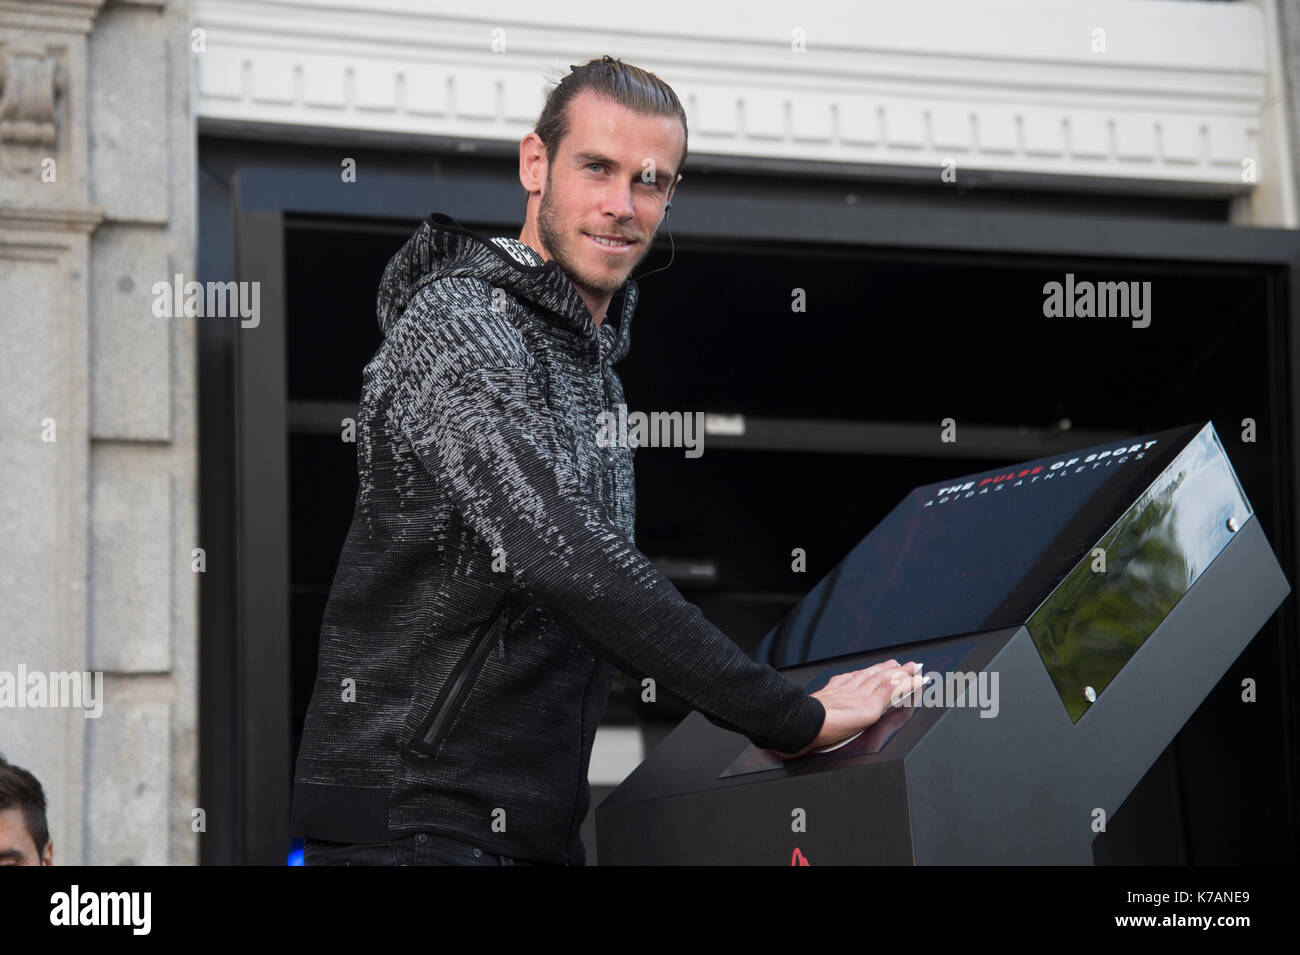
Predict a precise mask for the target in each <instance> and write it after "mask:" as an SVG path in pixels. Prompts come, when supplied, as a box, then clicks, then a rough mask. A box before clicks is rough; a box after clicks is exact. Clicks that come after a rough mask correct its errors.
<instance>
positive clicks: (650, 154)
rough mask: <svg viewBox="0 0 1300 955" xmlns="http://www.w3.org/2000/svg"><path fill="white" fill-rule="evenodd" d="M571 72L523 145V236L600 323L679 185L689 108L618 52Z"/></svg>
mask: <svg viewBox="0 0 1300 955" xmlns="http://www.w3.org/2000/svg"><path fill="white" fill-rule="evenodd" d="M571 69H572V72H570V73H569V74H568V75H567V76H565V77H564V78H563V79H562V80H560V82H559V84H558V85H557V86H556V87H555V88H554V89H552V90H551V92H550V93H549V95H548V96H547V98H546V104H545V106H544V108H543V109H542V114H541V116H540V118H539V119H538V121H537V126H536V128H535V129H534V130H533V132H531V133H529V134H528V135H527V136H525V137H524V138H523V140H522V141H521V142H520V144H519V180H520V182H521V183H522V184H523V186H524V189H526V190H527V191H528V205H527V210H526V215H525V221H524V230H523V233H522V234H521V235H520V239H521V240H522V241H524V242H526V243H527V244H528V245H530V246H532V247H533V248H535V249H537V250H538V251H539V252H541V253H542V255H543V257H545V258H547V259H554V260H555V262H556V263H557V265H558V266H559V267H560V268H561V269H562V270H563V271H564V272H565V274H566V275H568V277H569V278H570V280H571V281H572V282H573V284H574V285H575V286H576V287H577V289H578V291H579V292H580V293H581V294H582V296H583V298H584V299H585V300H586V301H587V305H588V307H589V308H591V311H592V316H593V317H594V318H595V319H596V320H597V321H600V320H601V319H602V318H603V316H604V311H605V307H606V306H607V305H608V304H609V300H610V298H611V297H612V296H613V294H614V293H615V292H617V291H618V290H619V288H621V287H622V286H623V284H624V283H625V282H626V281H627V279H628V276H629V274H630V273H631V272H632V269H633V268H635V266H636V265H637V263H639V262H640V261H641V260H642V259H644V258H645V256H646V254H647V253H648V252H649V251H650V246H651V243H652V242H653V241H654V238H655V234H656V233H657V232H658V230H659V226H660V225H661V224H662V223H663V220H664V215H665V213H666V210H667V206H668V203H669V202H670V201H671V200H672V197H673V192H674V191H675V190H676V188H677V183H678V182H680V181H681V178H682V166H683V165H684V164H685V162H686V111H685V110H684V109H683V108H682V104H681V102H680V101H679V100H678V98H677V94H676V93H674V92H673V90H672V87H670V86H669V85H668V84H667V83H665V82H663V81H662V80H661V79H659V78H658V77H657V76H655V75H654V74H653V73H649V72H647V71H645V70H642V69H640V68H638V67H635V66H632V65H631V64H628V63H624V62H622V61H621V60H618V59H615V58H614V57H611V56H603V57H601V58H600V59H599V60H591V61H589V62H587V63H584V64H582V65H581V66H573V67H571ZM593 305H594V306H595V307H593Z"/></svg>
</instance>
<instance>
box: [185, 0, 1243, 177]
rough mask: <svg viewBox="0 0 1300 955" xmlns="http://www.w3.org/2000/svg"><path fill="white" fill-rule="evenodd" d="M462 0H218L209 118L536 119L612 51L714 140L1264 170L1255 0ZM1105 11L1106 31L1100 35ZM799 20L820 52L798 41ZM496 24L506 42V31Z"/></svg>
mask: <svg viewBox="0 0 1300 955" xmlns="http://www.w3.org/2000/svg"><path fill="white" fill-rule="evenodd" d="M458 7H459V5H457V4H454V3H450V2H446V0H372V2H360V0H353V2H351V3H344V2H341V0H314V2H307V0H195V2H194V6H193V11H192V17H193V26H195V27H201V28H202V29H203V30H204V32H205V37H204V39H205V43H206V51H205V52H202V53H194V54H192V59H193V62H194V68H195V98H196V103H197V112H198V116H199V121H200V128H203V126H204V125H205V124H208V123H212V124H213V125H223V126H226V127H227V128H228V127H230V126H232V125H240V124H250V123H251V124H267V125H268V126H275V127H280V128H282V129H283V128H284V127H290V128H291V127H294V126H300V127H303V128H304V129H307V128H313V129H321V128H338V129H341V130H359V131H372V132H375V133H382V134H386V135H394V134H396V135H399V136H410V137H417V138H418V137H424V136H427V137H430V138H431V139H432V138H434V137H437V138H447V137H450V138H464V139H466V140H501V141H510V142H517V141H518V140H519V139H520V137H522V136H523V135H524V134H525V133H526V132H528V130H529V129H530V128H531V127H532V124H533V123H534V122H535V120H536V118H537V114H538V112H539V111H540V109H541V105H542V100H543V96H544V93H545V88H546V84H547V82H548V81H549V82H553V81H554V80H555V79H558V77H559V76H560V75H562V74H563V73H564V72H567V70H568V66H569V64H571V63H576V62H579V61H581V60H583V59H587V58H589V57H592V56H599V55H600V54H601V53H605V52H608V53H611V54H614V55H617V56H621V57H623V58H624V59H625V60H627V61H629V62H633V63H636V64H638V65H640V66H644V67H645V68H647V69H650V70H653V71H654V72H656V73H658V74H659V75H661V76H663V77H664V78H665V79H667V80H668V81H669V82H670V83H672V84H673V87H674V89H676V90H677V92H678V95H679V96H681V97H682V99H683V102H684V104H685V106H686V111H687V120H688V123H689V127H690V152H691V154H692V155H693V156H696V155H718V156H732V157H763V158H770V159H787V160H788V159H795V160H811V161H816V162H832V163H845V164H847V165H850V166H853V167H859V168H860V167H864V166H865V167H876V168H895V169H898V170H912V171H914V172H915V173H916V174H917V175H922V176H925V175H933V176H934V177H935V178H938V176H939V172H940V169H941V167H942V166H943V165H944V163H945V162H946V161H947V160H949V159H951V160H954V161H955V162H956V165H957V169H958V177H959V178H960V175H961V171H962V170H980V171H985V172H991V173H997V174H998V178H999V179H1000V180H1001V181H1004V182H1014V181H1015V179H1016V177H1017V176H1024V177H1025V179H1026V181H1029V180H1031V179H1032V180H1036V181H1040V182H1041V177H1042V176H1043V175H1050V176H1059V177H1062V179H1063V180H1069V181H1070V182H1072V183H1075V184H1078V183H1080V182H1083V183H1092V184H1093V185H1095V186H1097V187H1101V186H1103V185H1105V184H1106V183H1107V182H1111V183H1114V182H1115V181H1123V182H1126V183H1128V184H1130V185H1131V184H1132V183H1133V182H1139V183H1140V182H1143V181H1145V182H1149V183H1151V184H1152V185H1153V186H1157V185H1160V186H1164V187H1167V186H1169V185H1170V184H1181V185H1182V186H1183V187H1184V191H1186V192H1187V193H1195V194H1202V195H1234V194H1241V193H1244V192H1248V191H1249V190H1250V189H1251V188H1252V187H1251V185H1250V184H1248V183H1247V182H1244V181H1243V174H1242V170H1243V160H1254V161H1255V162H1256V163H1257V165H1259V166H1263V165H1264V164H1262V163H1260V157H1259V155H1258V151H1259V141H1260V127H1261V122H1262V120H1261V116H1262V113H1263V109H1264V106H1265V100H1266V97H1267V90H1268V77H1267V67H1266V56H1265V50H1266V46H1265V36H1264V20H1263V18H1262V17H1261V15H1260V11H1259V10H1258V9H1256V8H1255V7H1253V6H1250V5H1247V4H1243V3H1235V4H1211V3H1197V2H1168V0H1159V2H1157V0H1112V2H1099V3H1095V4H1089V5H1087V6H1086V7H1083V8H1080V6H1079V5H1077V4H1071V3H1069V2H1068V0H909V2H907V3H889V4H880V3H874V4H873V3H861V2H849V0H830V2H824V3H819V4H818V5H817V6H816V8H815V9H813V10H808V11H805V10H801V9H797V10H796V11H795V12H793V13H792V12H791V11H790V9H789V8H788V6H787V5H785V4H782V3H777V2H775V0H750V2H745V3H734V4H729V3H722V4H714V3H711V4H709V5H707V6H706V5H704V4H684V3H680V2H676V3H674V2H671V0H665V2H661V3H658V4H652V5H650V6H648V7H647V6H644V5H640V4H629V5H623V6H617V5H605V4H600V5H596V4H582V3H561V4H551V5H545V6H539V5H537V4H535V3H532V2H529V3H519V2H514V3H511V2H505V0H478V2H476V3H475V5H474V7H473V15H472V16H469V15H466V14H464V13H462V12H459V9H458ZM676 8H680V9H681V11H682V15H681V16H674V15H673V14H674V12H675V9H676ZM649 11H653V13H654V14H655V21H656V22H654V23H653V24H652V25H651V24H650V21H649V18H648V17H647V12H649ZM1097 29H1100V30H1103V31H1104V32H1105V41H1106V49H1107V52H1105V53H1093V52H1091V46H1092V43H1093V39H1094V36H1095V34H1094V30H1097ZM795 30H803V31H804V36H806V51H804V52H795V51H794V49H793V48H792V46H793V45H792V37H793V36H794V32H793V31H795ZM494 31H502V32H499V33H494ZM494 36H495V37H496V38H497V39H498V42H500V41H501V40H504V51H502V52H493V48H492V47H493V41H494ZM1258 174H1259V176H1260V177H1261V178H1262V177H1263V176H1265V175H1267V174H1268V170H1267V169H1265V168H1259V171H1258Z"/></svg>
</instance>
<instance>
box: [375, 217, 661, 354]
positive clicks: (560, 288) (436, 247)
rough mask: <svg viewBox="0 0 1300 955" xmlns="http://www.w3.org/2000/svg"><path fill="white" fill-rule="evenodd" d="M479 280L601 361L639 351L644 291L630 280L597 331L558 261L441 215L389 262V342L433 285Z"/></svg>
mask: <svg viewBox="0 0 1300 955" xmlns="http://www.w3.org/2000/svg"><path fill="white" fill-rule="evenodd" d="M452 276H474V277H477V278H481V279H484V280H485V281H487V282H489V283H490V284H492V285H494V286H497V287H499V288H504V289H506V291H508V292H510V293H511V294H512V295H515V296H517V297H519V298H521V299H523V300H524V301H526V302H528V303H529V304H530V305H532V306H533V307H534V308H536V309H538V310H539V311H542V312H543V313H545V318H546V319H547V320H548V321H551V322H552V323H554V324H555V325H557V326H559V327H561V328H565V329H568V330H570V331H572V332H574V333H576V334H577V335H578V336H579V337H580V339H581V340H583V341H585V342H588V343H589V344H590V347H591V348H592V350H593V353H594V354H595V355H597V356H603V357H604V358H605V360H607V361H609V362H610V363H611V364H612V363H614V362H617V361H618V360H619V359H621V358H622V357H623V356H624V355H626V354H627V351H628V349H629V347H630V346H631V337H630V332H631V323H632V313H633V311H635V309H636V302H637V297H638V294H639V290H638V288H637V284H636V281H635V280H634V279H628V280H627V282H626V283H625V284H624V285H623V287H622V289H620V290H619V291H618V292H615V293H614V297H613V298H612V299H611V300H610V303H609V311H608V312H607V313H606V318H605V320H604V321H602V322H601V323H600V325H599V326H597V325H596V322H595V320H594V318H593V317H592V315H591V312H590V311H589V310H588V309H587V304H586V302H584V301H583V300H582V296H581V295H579V294H578V289H577V288H576V287H575V286H574V284H573V282H572V281H571V280H570V279H569V277H568V275H566V274H565V273H564V272H563V271H562V270H561V269H560V267H559V265H558V263H556V262H555V260H554V259H552V260H550V261H547V260H544V259H543V258H542V257H541V255H539V254H538V253H537V251H536V250H534V249H532V248H530V247H529V246H527V245H525V244H524V243H523V242H520V241H519V240H518V239H512V238H507V237H496V238H489V237H487V236H483V235H480V234H479V233H477V232H474V231H472V230H470V229H466V228H465V227H464V226H462V225H460V224H459V223H458V222H457V221H456V220H455V219H453V218H452V217H451V216H449V215H446V214H445V213H442V212H434V213H432V214H430V216H429V217H428V218H427V219H425V220H424V222H423V223H421V225H420V228H419V229H417V230H416V232H415V234H414V235H412V236H411V237H410V238H409V239H407V240H406V243H405V244H404V245H403V246H402V247H401V248H400V249H399V250H398V251H397V254H395V255H394V256H393V257H392V259H390V260H389V262H388V265H387V267H386V268H385V269H384V277H383V280H382V281H381V282H380V283H379V295H378V299H377V302H376V309H375V312H376V315H377V317H378V320H379V328H380V331H382V332H383V333H384V335H385V336H386V335H387V334H388V332H389V329H391V328H392V327H393V326H394V325H395V324H397V320H398V319H399V318H401V316H402V313H403V312H404V311H405V310H406V306H407V305H408V304H409V303H410V301H411V299H412V298H414V297H415V294H416V292H418V291H419V290H420V289H421V288H423V287H424V286H425V285H426V284H428V283H429V282H432V281H434V280H435V279H439V278H446V277H452Z"/></svg>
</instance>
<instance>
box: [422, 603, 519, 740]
mask: <svg viewBox="0 0 1300 955" xmlns="http://www.w3.org/2000/svg"><path fill="white" fill-rule="evenodd" d="M513 611H514V607H513V606H512V605H511V604H510V603H508V602H507V603H506V604H505V605H504V606H503V607H500V608H498V610H497V612H496V614H495V615H494V616H493V618H492V620H491V621H490V622H489V623H487V624H485V625H484V626H483V627H482V628H481V629H480V630H479V632H478V633H477V634H476V635H475V637H474V640H473V641H472V642H471V643H470V645H469V648H468V649H467V650H466V651H465V653H464V655H463V656H462V657H461V658H460V660H459V661H457V663H456V667H455V669H453V670H452V672H451V674H450V675H449V676H448V677H447V680H446V682H445V683H443V685H442V689H441V690H439V691H438V697H437V699H436V700H434V702H433V706H431V707H430V708H429V711H428V712H427V713H426V714H425V716H424V718H423V719H422V720H421V721H420V725H419V727H418V728H417V729H416V731H415V733H414V735H413V736H412V738H411V740H410V742H409V745H410V748H411V749H413V750H415V751H416V752H419V753H424V754H426V755H428V756H432V755H434V754H436V753H437V752H438V747H439V746H441V745H442V741H443V740H444V739H445V738H446V736H447V732H448V730H450V729H451V724H452V722H453V721H454V720H455V718H456V714H457V713H459V712H460V709H461V707H462V706H463V705H464V703H465V699H466V698H467V697H468V696H469V694H470V691H471V690H472V689H473V688H474V684H475V682H476V681H477V680H478V676H479V673H480V672H481V671H482V669H483V665H484V664H485V663H486V662H487V658H488V654H490V653H492V652H493V651H494V650H495V651H496V652H497V653H498V654H500V655H501V656H502V657H503V658H504V656H505V635H506V631H507V630H508V629H509V628H510V621H511V616H512V613H513Z"/></svg>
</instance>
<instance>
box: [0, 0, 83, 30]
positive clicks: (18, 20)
mask: <svg viewBox="0 0 1300 955" xmlns="http://www.w3.org/2000/svg"><path fill="white" fill-rule="evenodd" d="M103 5H104V0H0V30H33V31H49V32H55V33H89V32H90V31H91V28H92V27H93V26H94V24H95V17H96V15H97V14H98V13H99V10H100V7H102V6H103Z"/></svg>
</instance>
